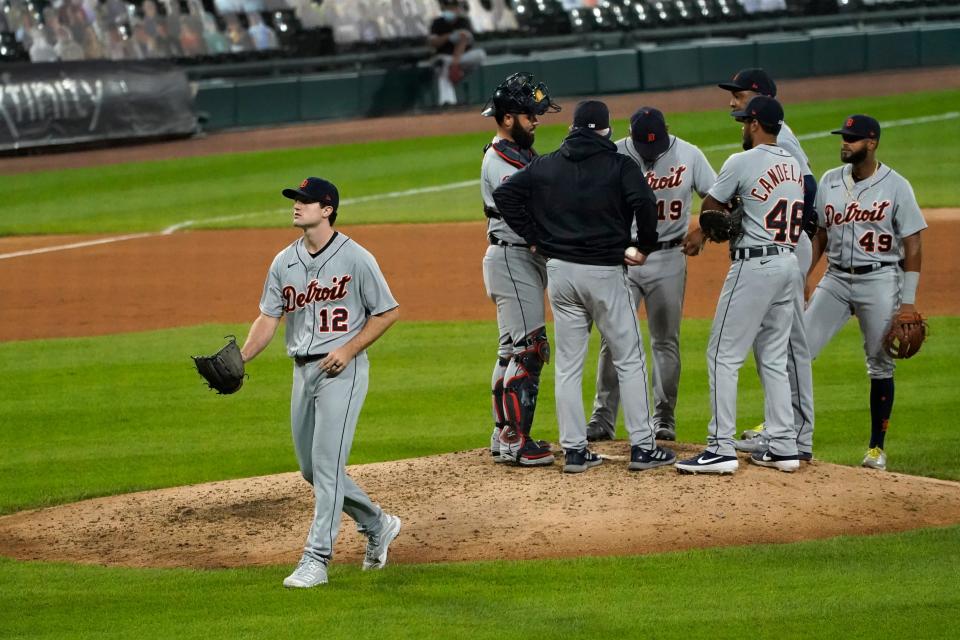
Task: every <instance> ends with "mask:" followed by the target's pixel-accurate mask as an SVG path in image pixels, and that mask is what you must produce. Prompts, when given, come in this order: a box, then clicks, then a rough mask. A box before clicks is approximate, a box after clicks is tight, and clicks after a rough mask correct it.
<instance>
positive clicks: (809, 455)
mask: <svg viewBox="0 0 960 640" xmlns="http://www.w3.org/2000/svg"><path fill="white" fill-rule="evenodd" d="M797 457H798V458H800V462H813V452H812V451H801V452H800V453H798V454H797Z"/></svg>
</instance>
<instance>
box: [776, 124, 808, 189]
mask: <svg viewBox="0 0 960 640" xmlns="http://www.w3.org/2000/svg"><path fill="white" fill-rule="evenodd" d="M777 146H779V147H783V148H784V149H785V150H786V152H787V153H789V154H790V155H792V156H793V157H794V159H795V160H796V161H797V162H799V163H800V170H801V171H803V175H805V176H812V175H813V170H812V169H811V168H810V160H809V159H808V158H807V154H805V153H804V152H803V149H802V148H801V147H800V141H799V140H797V136H795V135H793V129H791V128H790V127H788V126H787V123H786V122H784V123H783V126H781V127H780V133H779V134H777Z"/></svg>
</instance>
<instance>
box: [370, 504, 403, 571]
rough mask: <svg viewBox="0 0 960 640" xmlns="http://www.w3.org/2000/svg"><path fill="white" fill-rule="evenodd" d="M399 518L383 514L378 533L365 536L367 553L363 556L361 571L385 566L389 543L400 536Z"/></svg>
mask: <svg viewBox="0 0 960 640" xmlns="http://www.w3.org/2000/svg"><path fill="white" fill-rule="evenodd" d="M400 524H401V523H400V518H398V517H397V516H392V515H390V514H389V513H385V514H383V526H382V527H381V528H380V531H378V532H377V533H376V535H374V534H370V535H368V536H367V552H366V554H364V556H363V570H364V571H369V570H371V569H383V568H384V567H385V566H387V551H388V549H389V547H390V543H391V542H393V541H394V539H395V538H396V537H397V536H398V535H399V534H400Z"/></svg>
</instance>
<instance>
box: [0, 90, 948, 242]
mask: <svg viewBox="0 0 960 640" xmlns="http://www.w3.org/2000/svg"><path fill="white" fill-rule="evenodd" d="M958 100H960V91H941V92H922V93H913V94H904V95H899V96H888V97H882V98H864V99H851V100H839V101H838V100H834V101H826V102H822V103H804V104H799V105H795V106H791V105H787V121H788V122H789V124H790V126H791V127H792V128H793V129H794V131H795V132H796V133H797V134H798V135H803V134H805V133H810V132H822V131H825V130H830V129H832V128H835V127H837V126H838V125H839V124H840V123H841V122H842V119H843V118H844V117H846V116H847V115H849V114H850V113H853V112H866V113H870V114H871V115H874V116H876V117H878V118H879V119H880V120H884V121H885V120H900V119H903V117H904V113H909V114H910V115H911V116H912V117H914V118H922V117H925V116H937V115H940V114H944V113H947V112H951V111H954V110H955V105H956V104H957V102H958ZM724 105H725V101H724V95H723V92H720V91H718V97H717V107H718V109H717V111H715V112H713V111H712V112H706V113H703V112H701V113H677V114H668V118H669V121H670V126H671V131H673V132H674V133H676V134H678V135H680V136H681V137H683V138H685V139H687V140H689V141H691V142H693V143H695V144H697V145H700V146H703V147H712V146H716V145H730V144H734V145H735V144H736V142H737V140H739V136H740V131H739V125H737V124H736V123H735V122H734V121H733V120H732V119H731V118H730V117H729V115H728V113H727V112H726V109H725V106H724ZM478 117H480V116H478ZM556 118H557V120H556V122H558V124H545V125H544V126H542V127H540V129H538V142H537V148H538V150H539V151H540V152H547V151H550V150H552V149H555V148H556V147H557V145H558V144H559V142H560V141H561V140H562V138H563V135H564V133H565V131H566V122H567V119H566V118H565V117H563V119H561V116H556ZM425 122H429V118H425ZM545 122H551V120H549V119H545ZM614 129H615V131H614V135H615V136H617V137H619V136H622V135H625V134H626V132H627V130H628V123H627V122H626V121H617V122H615V123H614ZM492 133H493V131H492V129H491V131H490V133H471V134H464V135H457V136H442V137H424V138H419V139H416V140H401V141H391V142H374V143H363V144H355V145H337V146H330V147H320V148H313V149H291V150H283V151H269V152H259V153H245V154H231V155H216V156H205V157H198V158H187V159H179V160H165V161H157V162H147V163H138V164H128V165H123V166H109V167H96V168H90V169H70V170H63V171H51V172H41V173H32V174H22V175H16V176H0V189H2V190H3V192H4V194H5V203H4V216H3V217H2V218H0V234H29V233H93V232H101V233H114V232H135V231H160V230H163V229H166V228H168V227H170V226H172V225H175V224H178V223H181V222H183V221H185V220H196V221H197V222H198V223H200V224H203V221H204V220H213V219H218V218H222V217H232V216H235V215H237V214H242V213H247V212H256V211H263V212H265V213H264V215H263V216H262V217H255V218H252V219H251V220H249V221H243V222H242V224H243V225H244V226H286V225H288V224H289V220H288V219H287V216H284V215H283V213H282V211H283V206H284V200H283V199H282V197H281V196H280V194H279V191H280V190H281V189H282V188H283V187H284V186H289V185H291V184H294V183H296V182H297V181H299V180H301V179H302V178H303V177H304V176H306V175H323V176H325V177H327V178H329V179H331V180H333V181H334V182H335V183H336V184H337V185H338V186H339V187H340V189H341V194H342V195H343V197H344V198H363V197H367V196H374V195H377V194H383V193H390V192H398V191H405V190H410V189H418V188H423V187H430V186H437V185H444V184H449V183H454V182H462V181H473V180H476V179H477V178H478V177H479V171H480V159H481V150H482V148H483V145H484V144H486V143H487V142H488V141H489V139H490V136H491V135H492ZM955 138H960V119H953V120H946V121H943V122H931V123H925V124H917V125H915V126H909V127H899V128H895V129H891V130H889V131H886V132H884V134H883V137H882V143H881V151H880V156H881V159H884V160H885V161H887V162H889V163H890V164H891V166H893V167H894V168H896V169H897V170H898V171H899V172H900V173H902V174H903V175H905V176H906V177H907V178H908V179H909V180H911V182H912V183H913V186H914V189H915V191H916V192H917V197H918V199H919V200H920V203H921V205H923V206H928V207H934V206H955V205H957V204H958V201H960V198H958V197H957V192H956V189H957V188H956V187H955V186H954V184H953V181H952V176H954V175H956V173H957V170H958V169H960V157H958V156H957V154H946V153H942V152H941V151H940V149H941V148H942V146H943V144H944V143H943V141H944V140H949V139H955ZM804 148H805V150H806V151H807V153H808V155H809V156H810V159H811V161H812V163H813V167H814V172H815V173H816V174H817V175H820V174H822V173H823V172H824V171H826V170H827V169H829V168H830V167H833V166H836V165H837V164H839V142H838V141H837V140H836V139H833V137H832V136H831V137H827V138H819V139H815V140H809V141H807V142H806V143H805V144H804ZM729 153H730V151H729V150H717V151H712V152H710V153H708V157H709V158H710V161H711V163H713V164H714V166H715V167H716V168H719V167H720V164H721V163H722V162H723V160H724V159H725V158H726V157H727V156H728V155H729ZM934 160H935V161H934ZM64 193H67V194H69V198H64V197H63V194H64ZM479 208H480V207H479V194H478V192H477V189H476V187H475V186H473V187H464V188H463V189H461V190H455V191H450V192H442V193H434V194H424V195H419V194H418V195H414V196H411V197H409V198H400V199H396V200H393V201H390V202H386V203H384V202H380V201H370V202H360V203H357V204H354V205H350V207H349V209H347V208H345V210H344V216H347V215H349V216H350V220H351V223H354V224H356V223H373V222H437V221H446V220H470V219H477V218H478V216H480V215H481V214H480V213H479ZM273 211H277V212H278V213H276V215H274V214H272V213H271V212H273ZM239 224H240V223H239V222H237V221H234V220H225V221H220V222H214V223H210V224H209V225H208V226H217V227H234V226H238V225H239Z"/></svg>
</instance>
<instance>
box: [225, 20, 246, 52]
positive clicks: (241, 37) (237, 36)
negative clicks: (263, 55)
mask: <svg viewBox="0 0 960 640" xmlns="http://www.w3.org/2000/svg"><path fill="white" fill-rule="evenodd" d="M224 20H225V21H226V23H227V34H226V35H227V42H229V43H230V53H243V52H244V51H250V50H251V49H253V42H252V41H251V40H250V34H248V33H247V30H246V29H244V28H243V25H241V24H240V19H239V18H237V16H236V15H228V16H225V17H224Z"/></svg>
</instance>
